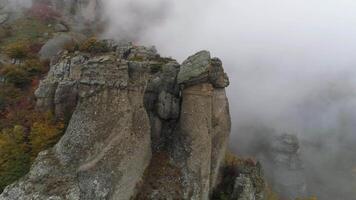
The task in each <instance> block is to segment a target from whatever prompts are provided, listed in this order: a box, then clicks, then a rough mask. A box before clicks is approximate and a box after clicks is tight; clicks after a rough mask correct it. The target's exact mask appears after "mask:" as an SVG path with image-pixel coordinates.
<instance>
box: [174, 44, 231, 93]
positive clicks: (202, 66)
mask: <svg viewBox="0 0 356 200" xmlns="http://www.w3.org/2000/svg"><path fill="white" fill-rule="evenodd" d="M205 82H209V83H211V84H212V85H213V86H214V87H215V88H225V87H227V86H229V84H230V82H229V78H228V76H227V74H226V73H225V72H224V69H223V66H222V62H221V61H220V59H218V58H211V57H210V53H209V52H208V51H200V52H198V53H196V54H195V55H193V56H191V57H189V58H188V59H187V60H185V61H184V62H183V64H182V66H181V70H180V72H179V74H178V84H181V85H185V86H189V85H195V84H198V83H205Z"/></svg>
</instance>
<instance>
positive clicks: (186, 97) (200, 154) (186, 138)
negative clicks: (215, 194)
mask: <svg viewBox="0 0 356 200" xmlns="http://www.w3.org/2000/svg"><path fill="white" fill-rule="evenodd" d="M213 90H214V89H213V87H212V85H211V84H208V83H206V84H199V85H195V86H191V87H188V88H186V89H184V90H183V94H182V98H183V102H182V108H181V116H180V121H179V123H180V133H179V134H181V138H182V140H183V141H182V143H183V144H184V145H185V147H184V148H185V149H184V151H185V152H186V158H185V164H184V168H185V171H184V173H185V179H186V180H185V181H186V183H187V185H186V186H185V188H184V190H185V199H196V200H198V199H208V197H209V194H210V173H211V151H212V138H211V134H212V97H213Z"/></svg>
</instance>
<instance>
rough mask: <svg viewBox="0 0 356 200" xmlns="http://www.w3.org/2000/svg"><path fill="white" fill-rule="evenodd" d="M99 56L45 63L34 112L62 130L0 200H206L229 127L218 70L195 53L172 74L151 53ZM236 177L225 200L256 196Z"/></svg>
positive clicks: (112, 51) (113, 50) (113, 51)
mask: <svg viewBox="0 0 356 200" xmlns="http://www.w3.org/2000/svg"><path fill="white" fill-rule="evenodd" d="M100 46H103V47H105V51H100V52H97V53H94V52H91V53H84V52H74V53H69V52H66V51H64V52H61V53H60V54H58V56H56V57H53V58H52V64H51V69H50V71H49V73H48V75H47V77H46V78H45V79H44V80H43V81H41V83H40V86H39V88H38V89H37V90H36V93H35V95H36V97H37V107H38V109H41V110H45V111H51V112H53V113H54V114H55V116H56V117H57V118H66V119H68V120H69V124H68V127H67V129H66V132H65V134H64V135H63V137H62V138H61V140H60V141H59V142H58V143H57V144H56V145H55V146H54V147H53V148H52V149H49V150H47V151H45V152H42V153H40V155H39V156H38V158H37V159H36V162H35V163H34V165H33V167H32V169H31V171H30V173H29V174H28V175H26V176H25V177H24V178H22V179H21V180H20V181H18V182H17V183H15V184H13V185H10V186H8V187H7V188H6V189H5V190H4V192H3V194H1V195H0V200H5V199H6V200H12V199H24V200H27V199H28V200H29V199H39V200H42V199H43V200H44V199H71V200H84V199H85V200H91V199H93V200H94V199H95V200H97V199H113V200H126V199H196V200H206V199H210V198H211V195H212V193H213V190H214V189H215V188H216V187H217V186H218V185H220V183H221V182H223V179H224V177H225V176H224V174H223V169H224V167H225V164H224V163H225V162H224V161H225V154H226V149H227V146H228V137H229V133H230V126H231V125H230V114H229V105H228V100H227V97H226V93H225V87H227V86H228V84H229V81H228V78H227V75H226V74H225V73H224V71H223V67H222V63H221V61H220V60H219V59H217V58H211V57H210V53H209V52H207V51H202V52H199V53H197V54H195V55H193V56H191V57H189V58H188V59H187V60H186V61H184V62H183V64H182V65H179V64H178V63H177V62H176V61H175V60H173V59H170V58H162V57H160V56H159V55H158V54H157V52H156V50H155V48H153V47H137V46H133V45H132V44H130V43H126V44H119V43H116V42H114V41H109V40H107V41H100ZM245 174H248V175H246V176H242V175H241V176H236V177H234V178H236V184H235V185H236V189H235V190H233V191H235V192H234V193H236V195H237V196H236V198H235V199H240V196H241V195H240V193H244V194H245V193H246V195H250V196H251V195H252V196H256V194H257V193H256V191H257V189H256V184H255V182H256V181H255V179H253V178H251V177H253V176H252V175H250V174H256V173H245ZM238 177H239V178H238ZM246 177H247V178H246ZM241 187H242V188H244V189H243V190H241ZM231 195H232V194H231ZM242 196H244V195H242ZM245 199H246V198H245Z"/></svg>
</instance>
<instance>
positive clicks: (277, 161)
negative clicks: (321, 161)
mask: <svg viewBox="0 0 356 200" xmlns="http://www.w3.org/2000/svg"><path fill="white" fill-rule="evenodd" d="M268 145H269V147H268V150H267V151H266V152H265V158H264V159H263V164H264V168H265V170H268V171H269V172H270V173H269V175H270V176H271V177H270V180H271V181H272V185H273V187H274V190H275V191H276V192H277V193H278V194H280V195H281V196H283V197H284V198H289V199H295V198H297V197H302V196H305V195H306V192H307V191H306V185H307V184H306V175H305V172H304V166H303V162H302V160H301V159H300V154H299V140H298V138H297V137H296V136H295V135H292V134H282V135H277V136H274V137H272V138H271V139H270V141H269V144H268Z"/></svg>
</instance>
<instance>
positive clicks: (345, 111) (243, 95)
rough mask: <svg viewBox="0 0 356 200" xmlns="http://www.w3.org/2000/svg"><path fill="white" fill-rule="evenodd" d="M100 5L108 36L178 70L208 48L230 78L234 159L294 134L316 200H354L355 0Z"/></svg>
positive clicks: (156, 0) (164, 0)
mask: <svg viewBox="0 0 356 200" xmlns="http://www.w3.org/2000/svg"><path fill="white" fill-rule="evenodd" d="M103 4H104V8H106V10H107V11H108V12H105V13H106V14H108V15H107V17H108V18H109V21H111V23H110V26H109V30H108V31H107V33H106V37H116V38H122V37H125V36H127V35H130V36H131V37H130V38H129V39H133V40H134V41H135V42H137V43H140V44H141V43H143V44H146V45H155V46H156V47H157V49H158V50H159V52H161V53H162V54H163V55H165V56H172V57H175V58H178V59H179V61H183V60H184V59H185V58H186V57H188V56H189V55H191V54H193V53H194V52H196V51H198V50H201V49H207V50H210V51H211V52H212V54H213V55H214V56H217V57H219V58H221V59H222V60H223V62H224V66H225V69H226V71H227V72H228V74H229V76H230V79H231V85H230V87H229V88H228V95H229V100H230V106H231V114H232V122H233V127H232V135H231V138H232V140H231V145H230V146H231V149H232V150H234V151H236V152H237V153H239V155H242V156H255V155H256V154H258V153H259V151H263V150H264V149H262V148H263V147H262V146H260V143H261V140H264V139H265V138H266V135H268V134H281V133H290V134H296V135H297V136H298V137H299V139H300V143H301V144H300V145H301V152H300V154H301V157H302V160H303V162H304V163H305V171H306V176H307V180H308V181H307V187H308V192H309V194H310V195H317V196H318V197H319V199H333V200H336V199H340V200H352V199H356V195H355V194H354V191H356V184H355V182H356V180H355V176H352V173H353V172H352V171H353V170H354V168H355V167H356V155H355V152H356V76H355V75H356V56H355V54H356V2H355V1H352V0H298V1H296V0H269V1H263V0H249V1H244V0H219V1H213V0H190V1H182V0H171V1H169V0H152V1H144V0H130V1H129V0H126V1H125V0H120V1H115V0H111V1H105V2H104V3H103ZM127 8H129V9H127ZM122 10H124V11H122ZM115 11H117V12H115ZM132 36H134V38H132ZM246 127H249V128H248V130H249V131H246V130H247V128H246ZM264 130H265V131H264ZM269 130H273V131H269ZM266 173H268V172H266Z"/></svg>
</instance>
